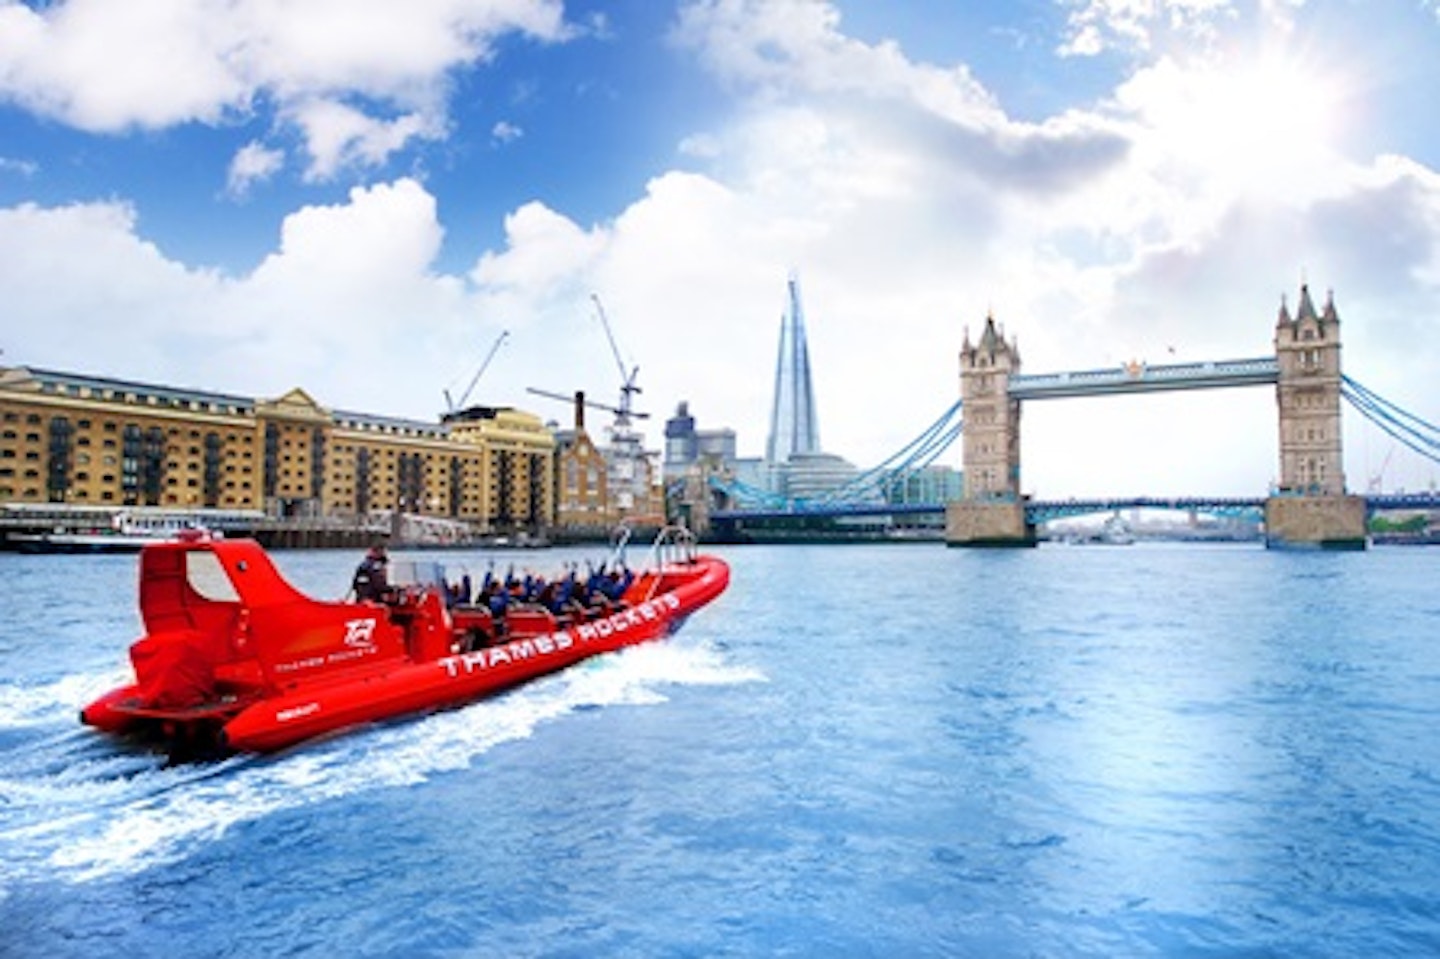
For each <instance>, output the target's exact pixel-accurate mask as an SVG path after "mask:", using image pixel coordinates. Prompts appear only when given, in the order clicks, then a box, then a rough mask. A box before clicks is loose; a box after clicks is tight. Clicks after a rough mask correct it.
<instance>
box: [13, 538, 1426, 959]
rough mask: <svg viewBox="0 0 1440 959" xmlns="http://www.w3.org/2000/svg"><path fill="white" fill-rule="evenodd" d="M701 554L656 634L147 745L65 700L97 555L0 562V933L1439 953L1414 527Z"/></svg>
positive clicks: (129, 561)
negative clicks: (467, 687) (1293, 542)
mask: <svg viewBox="0 0 1440 959" xmlns="http://www.w3.org/2000/svg"><path fill="white" fill-rule="evenodd" d="M722 552H723V554H724V555H725V556H726V557H727V558H728V559H729V560H730V562H731V563H732V581H731V587H730V589H729V591H728V592H727V593H726V594H725V595H724V596H722V597H721V598H720V600H718V601H717V603H715V604H714V605H713V606H711V607H709V608H707V609H705V610H703V611H702V612H700V613H698V614H697V615H695V616H694V617H692V618H691V620H690V621H689V622H688V623H687V624H686V626H685V628H684V630H682V632H681V633H679V634H678V635H677V636H675V637H674V638H673V639H671V640H669V641H667V642H664V643H659V644H653V645H650V646H645V647H641V648H636V649H631V650H627V651H625V652H622V653H619V654H616V655H613V656H609V657H604V658H602V659H598V660H593V661H591V662H589V663H587V664H584V665H581V666H579V667H577V668H575V669H572V670H570V671H568V672H565V673H562V674H559V675H556V676H552V677H548V678H546V679H543V680H541V681H538V682H536V683H533V684H531V685H528V686H525V687H523V688H521V689H519V690H515V691H512V692H510V693H508V694H506V695H504V696H501V697H498V698H495V699H491V700H488V701H485V702H482V703H478V704H475V705H472V706H470V707H467V708H464V709H460V710H454V711H450V712H445V713H440V714H436V715H431V716H426V717H422V718H418V719H413V720H410V721H405V722H396V723H390V724H385V725H379V726H374V727H369V728H366V729H362V730H359V731H355V732H353V733H350V734H348V735H345V736H341V737H338V738H334V739H331V740H328V741H324V742H319V743H314V744H310V745H308V746H306V747H304V748H300V749H296V750H293V751H291V752H289V753H287V754H284V755H280V756H275V757H265V758H232V759H229V760H225V761H223V762H219V763H212V764H208V765H192V766H181V767H170V768H167V767H166V766H165V764H164V762H163V761H162V759H161V758H160V757H157V756H153V755H150V754H147V753H143V752H137V751H134V750H133V749H129V748H127V747H124V746H121V745H118V744H116V743H114V742H111V741H108V740H106V739H105V738H103V737H101V736H99V735H97V734H95V733H93V732H92V731H89V730H86V729H84V728H82V727H80V726H79V725H78V724H77V723H76V720H75V713H76V710H77V709H78V707H79V706H80V705H82V704H83V703H84V702H86V701H87V700H88V699H89V698H90V697H92V696H94V695H96V694H98V693H99V692H101V691H103V690H105V689H107V688H108V687H110V686H111V685H114V684H116V683H118V682H119V681H121V680H122V679H123V678H124V677H125V676H126V674H127V667H126V661H125V651H126V648H127V646H128V643H129V642H130V640H131V639H133V638H134V636H135V634H136V632H137V629H138V616H137V612H136V608H135V582H134V580H135V558H134V557H124V556H121V557H27V556H18V555H0V582H3V583H4V584H5V585H4V590H5V598H4V601H3V610H4V615H3V616H0V956H4V957H12V956H23V957H29V956H35V957H70V956H74V957H81V956H83V957H97V956H127V957H136V956H146V957H150V956H162V957H163V956H184V957H212V956H213V957H222V956H234V957H242V956H243V957H249V956H282V955H287V956H315V957H329V956H383V957H389V956H397V957H398V956H406V957H409V956H418V957H427V956H429V957H469V956H503V957H515V956H549V957H577V959H579V957H595V956H636V957H661V956H667V957H668V956H694V957H711V956H824V957H840V956H875V957H926V956H936V957H939V956H945V957H954V956H976V957H1011V956H1014V957H1028V956H1056V957H1068V956H1107V957H1108V956H1197V957H1198V956H1207V957H1208V956H1215V957H1220V956H1225V957H1230V956H1246V957H1264V956H1275V957H1295V956H1337V957H1338V956H1362V955H1363V956H1420V955H1436V954H1440V628H1437V627H1440V592H1437V588H1436V584H1437V582H1440V575H1437V574H1440V550H1435V549H1419V548H1390V549H1374V550H1371V551H1370V552H1368V553H1363V554H1355V553H1351V554H1334V555H1322V554H1299V553H1282V552H1266V551H1264V550H1263V549H1260V548H1258V547H1254V546H1234V545H1231V546H1194V545H1189V546H1182V545H1173V546H1172V545H1139V546H1133V547H1113V546H1090V547H1063V546H1044V547H1041V548H1039V549H1036V550H1028V551H1013V552H1011V551H998V552H971V551H965V550H946V549H944V548H943V547H940V546H936V545H920V544H916V545H905V546H898V545H897V546H818V547H806V546H795V547H739V548H733V549H725V550H722ZM584 555H587V554H585V553H583V552H571V551H560V550H553V551H548V552H537V553H525V554H515V553H511V554H495V556H496V558H497V559H498V562H499V563H501V564H502V565H503V564H505V563H509V562H511V561H516V562H520V563H526V564H534V565H536V566H537V567H542V566H543V567H545V568H555V567H558V565H559V563H560V562H561V561H563V560H567V559H573V558H576V557H578V556H584ZM275 557H276V560H277V562H278V564H279V565H280V567H281V569H282V571H283V572H284V573H285V574H286V575H287V576H288V577H289V578H290V579H291V580H292V581H293V582H295V583H296V585H298V586H300V587H301V588H303V589H306V590H307V591H309V592H311V593H312V594H314V595H318V596H326V597H335V596H337V595H339V594H340V593H342V592H343V591H344V588H345V586H346V585H348V581H349V574H350V571H351V568H352V567H353V564H354V562H355V561H356V560H357V559H358V556H357V555H351V554H347V553H336V552H323V551H286V552H277V553H276V554H275ZM439 558H441V559H442V560H443V561H446V562H449V563H451V564H452V565H453V564H455V563H460V562H463V563H466V564H469V565H470V566H471V568H472V569H480V568H483V565H484V563H485V557H484V556H483V555H481V554H475V555H464V554H443V555H440V556H439ZM592 558H596V559H598V558H600V557H599V556H598V554H597V555H593V556H592ZM634 558H636V557H634V556H632V559H634Z"/></svg>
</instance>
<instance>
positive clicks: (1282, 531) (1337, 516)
mask: <svg viewBox="0 0 1440 959" xmlns="http://www.w3.org/2000/svg"><path fill="white" fill-rule="evenodd" d="M1365 539H1366V524H1365V498H1364V497H1363V496H1347V495H1343V494H1341V495H1330V496H1293V495H1292V496H1284V495H1282V496H1271V497H1270V498H1269V499H1267V500H1266V501H1265V545H1266V547H1267V548H1270V549H1336V550H1347V549H1348V550H1363V549H1364V548H1365Z"/></svg>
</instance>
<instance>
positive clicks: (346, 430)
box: [0, 367, 555, 530]
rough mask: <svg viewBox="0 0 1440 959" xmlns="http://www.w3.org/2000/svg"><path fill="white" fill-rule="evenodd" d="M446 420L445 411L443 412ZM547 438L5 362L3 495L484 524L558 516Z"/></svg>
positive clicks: (510, 427) (487, 421) (547, 521)
mask: <svg viewBox="0 0 1440 959" xmlns="http://www.w3.org/2000/svg"><path fill="white" fill-rule="evenodd" d="M447 419H450V418H448V417H447ZM554 449H555V443H554V438H553V437H552V436H551V434H550V432H549V431H548V430H547V429H546V428H545V426H544V424H543V423H542V422H541V420H540V418H539V417H537V416H535V415H533V414H530V413H526V412H523V411H519V410H510V409H499V410H491V409H481V408H473V409H471V410H468V411H466V412H465V414H463V415H462V416H460V417H458V418H455V419H454V420H453V421H451V422H443V423H424V422H418V421H411V420H404V419H396V418H389V417H381V416H373V415H369V414H360V413H346V412H342V411H333V410H328V409H326V408H324V407H322V406H321V405H320V404H318V403H317V402H316V401H315V400H314V399H313V398H312V397H310V396H309V395H308V394H307V393H305V391H304V390H300V389H296V390H291V391H290V392H289V393H287V394H285V395H284V396H282V397H279V398H278V399H274V400H257V399H253V398H248V397H243V396H233V395H227V394H218V393H206V392H200V391H193V390H182V389H175V388H171V387H165V386H155V385H151V384H143V383H133V382H127V381H121V380H110V379H104V378H99V377H91V376H82V375H78V374H71V373H61V372H55V371H48V370H38V369H29V368H25V367H13V368H0V502H15V503H47V502H48V503H67V504H72V505H93V506H115V507H121V506H131V505H151V506H174V507H181V508H196V509H198V508H217V509H253V510H264V511H266V512H269V513H271V514H273V515H293V516H334V517H347V516H361V515H365V514H368V513H373V512H375V511H379V510H393V509H396V508H399V509H401V510H403V511H405V512H411V513H421V514H425V515H430V516H436V517H445V518H451V519H458V520H464V521H467V522H470V523H471V524H473V525H475V526H477V527H480V528H482V529H498V530H507V529H542V528H546V527H549V526H550V525H552V524H553V523H554V519H555V516H554V496H553V492H554V465H553V464H554Z"/></svg>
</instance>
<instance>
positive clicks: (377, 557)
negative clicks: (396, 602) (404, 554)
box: [350, 543, 390, 603]
mask: <svg viewBox="0 0 1440 959" xmlns="http://www.w3.org/2000/svg"><path fill="white" fill-rule="evenodd" d="M388 562H390V557H389V556H387V555H385V547H384V546H383V545H381V544H379V543H377V544H375V545H374V546H372V547H370V551H369V552H368V553H366V554H365V558H364V559H362V560H361V561H360V565H359V566H358V567H356V568H355V580H354V582H352V583H351V584H350V588H351V589H352V590H354V592H355V600H356V601H357V602H363V601H365V600H372V601H374V602H377V603H378V602H383V601H384V600H385V594H386V592H387V591H388V590H389V588H390V579H389V576H388V575H387V574H386V572H385V564H386V563H388Z"/></svg>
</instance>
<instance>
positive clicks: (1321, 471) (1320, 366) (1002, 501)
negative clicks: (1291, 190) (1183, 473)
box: [945, 285, 1366, 548]
mask: <svg viewBox="0 0 1440 959" xmlns="http://www.w3.org/2000/svg"><path fill="white" fill-rule="evenodd" d="M1274 345H1275V355H1274V356H1273V357H1260V358H1255V359H1245V360H1226V361H1217V362H1202V363H1184V364H1174V365H1168V366H1148V365H1146V364H1143V363H1138V362H1134V363H1129V364H1126V365H1125V366H1124V367H1121V368H1119V369H1112V370H1092V371H1086V372H1080V373H1057V374H1048V375H1044V376H1024V375H1022V374H1021V373H1020V352H1019V350H1018V349H1017V348H1016V345H1015V342H1014V340H1006V339H1005V338H1004V336H1003V335H1002V334H1001V333H1000V332H999V331H997V329H996V327H995V320H994V318H993V317H990V318H987V319H986V321H985V328H984V330H983V331H982V332H981V335H980V338H979V340H978V341H977V342H975V343H971V342H970V336H969V331H968V330H967V331H966V335H965V342H964V345H963V346H962V347H961V350H960V393H961V402H962V405H963V406H964V408H965V427H964V431H963V433H964V436H963V454H962V459H963V464H964V475H965V488H964V497H963V499H961V500H959V501H957V502H954V503H951V504H949V506H948V507H947V509H946V522H945V539H946V542H947V543H949V544H951V545H956V546H980V545H1028V544H1033V543H1034V542H1035V523H1034V514H1033V513H1032V512H1027V510H1026V508H1025V505H1024V502H1023V501H1022V497H1021V493H1020V410H1021V402H1022V401H1024V400H1037V399H1050V398H1057V397H1071V396H1095V395H1106V394H1114V393H1137V392H1153V391H1159V390H1192V389H1209V388H1219V387H1235V386H1253V385H1268V384H1273V385H1274V386H1275V388H1276V401H1277V409H1278V412H1279V434H1280V481H1279V484H1278V487H1277V489H1276V490H1275V492H1274V493H1273V494H1272V495H1270V496H1269V497H1267V498H1266V499H1265V501H1264V508H1265V530H1266V538H1267V542H1268V543H1271V544H1272V545H1312V546H1320V547H1332V548H1363V547H1364V544H1365V532H1366V526H1365V516H1366V513H1365V501H1364V499H1363V498H1361V497H1358V496H1353V495H1350V494H1349V493H1347V492H1346V489H1345V472H1344V455H1343V450H1342V448H1341V423H1340V400H1341V397H1342V387H1343V384H1344V379H1343V377H1342V374H1341V371H1340V316H1339V313H1338V312H1337V311H1336V309H1335V301H1334V298H1333V296H1332V297H1327V298H1326V301H1325V306H1324V308H1323V309H1322V310H1319V311H1317V310H1316V309H1315V304H1314V302H1313V301H1312V300H1311V298H1310V291H1309V289H1308V288H1307V287H1305V286H1303V285H1302V286H1301V288H1300V299H1299V302H1298V304H1297V306H1296V310H1295V314H1294V315H1293V316H1292V315H1291V314H1290V311H1289V308H1288V307H1287V305H1286V303H1285V301H1284V300H1283V299H1282V300H1281V304H1280V314H1279V316H1278V317H1277V318H1276V321H1275V336H1274Z"/></svg>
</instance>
